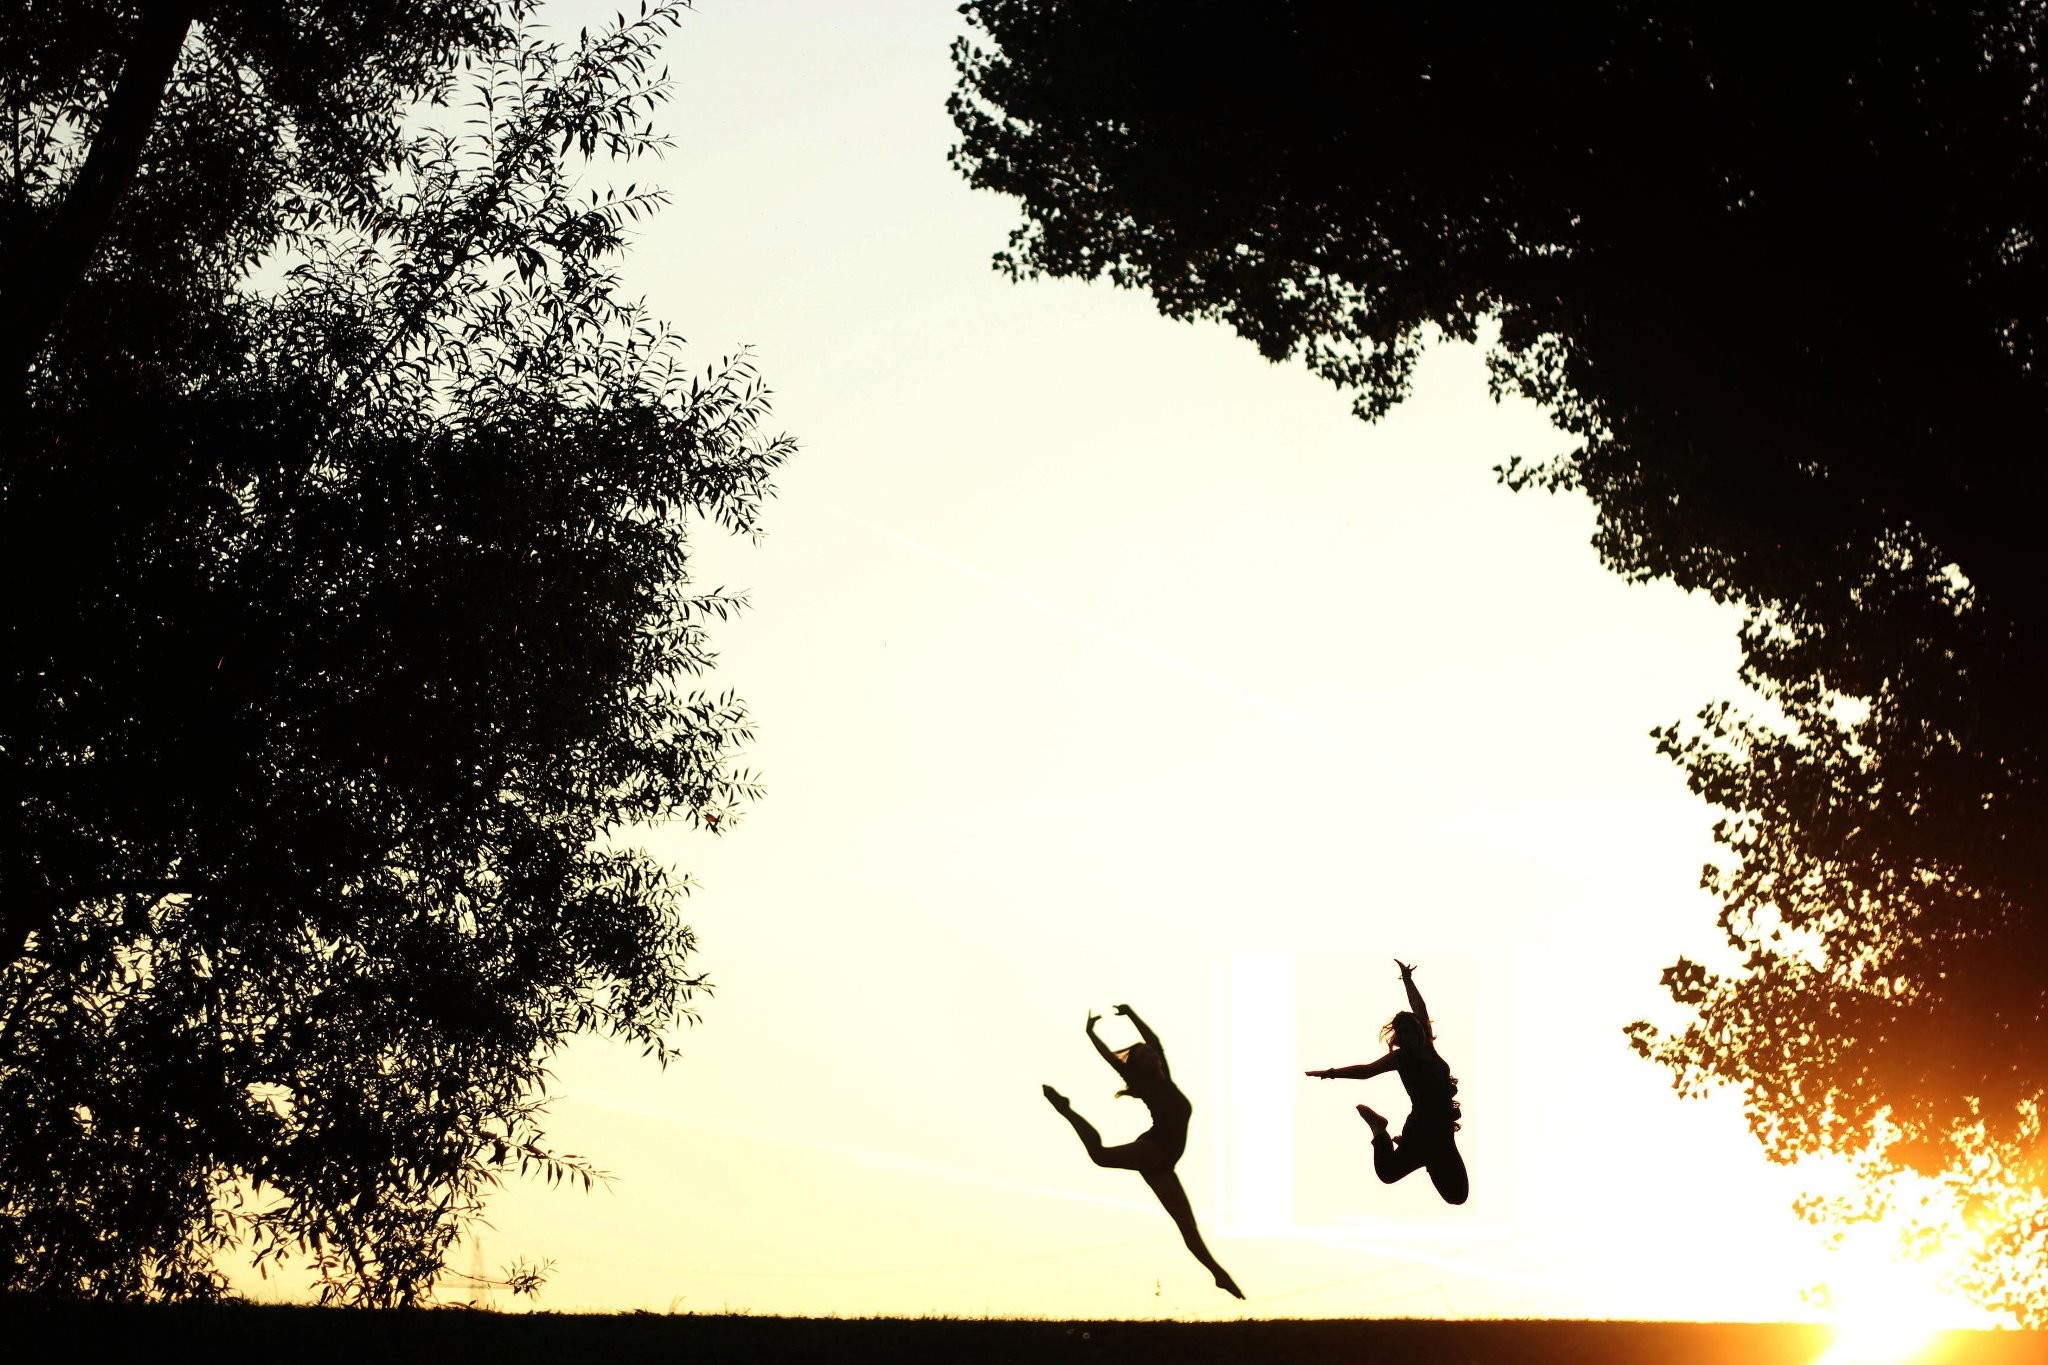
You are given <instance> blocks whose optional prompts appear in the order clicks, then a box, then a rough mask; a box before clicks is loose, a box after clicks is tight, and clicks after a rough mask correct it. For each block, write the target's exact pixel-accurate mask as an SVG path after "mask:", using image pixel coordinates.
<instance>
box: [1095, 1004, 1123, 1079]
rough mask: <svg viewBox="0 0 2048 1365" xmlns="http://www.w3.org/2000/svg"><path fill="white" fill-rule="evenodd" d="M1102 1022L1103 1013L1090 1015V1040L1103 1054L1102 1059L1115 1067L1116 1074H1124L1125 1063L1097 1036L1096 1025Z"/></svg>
mask: <svg viewBox="0 0 2048 1365" xmlns="http://www.w3.org/2000/svg"><path fill="white" fill-rule="evenodd" d="M1100 1022H1102V1016H1101V1015H1099V1014H1091V1015H1089V1016H1088V1041H1089V1042H1091V1043H1093V1044H1095V1050H1096V1051H1097V1052H1099V1053H1101V1054H1102V1060H1103V1061H1105V1062H1108V1063H1109V1064H1110V1066H1111V1067H1112V1068H1114V1069H1115V1071H1116V1074H1117V1075H1119V1076H1121V1075H1123V1074H1124V1064H1123V1063H1122V1062H1120V1061H1118V1060H1117V1059H1116V1054H1115V1053H1114V1052H1111V1051H1110V1050H1109V1047H1108V1046H1107V1045H1106V1044H1105V1043H1104V1042H1103V1041H1102V1040H1101V1039H1100V1038H1098V1037H1096V1036H1095V1026H1096V1025H1097V1024H1098V1023H1100Z"/></svg>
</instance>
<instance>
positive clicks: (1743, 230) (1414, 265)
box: [951, 0, 2048, 1316]
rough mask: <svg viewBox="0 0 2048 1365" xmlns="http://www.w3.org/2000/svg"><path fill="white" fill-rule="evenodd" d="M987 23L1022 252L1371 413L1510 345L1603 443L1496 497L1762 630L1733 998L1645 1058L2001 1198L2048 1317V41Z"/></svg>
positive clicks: (1644, 1036) (1953, 9)
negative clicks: (1560, 509) (1582, 526)
mask: <svg viewBox="0 0 2048 1365" xmlns="http://www.w3.org/2000/svg"><path fill="white" fill-rule="evenodd" d="M964 13H965V14H966V16H967V20H968V23H969V25H970V36H969V37H967V38H965V39H962V40H961V41H960V43H959V44H958V45H957V46H956V49H955V54H954V55H955V63H956V66H957V68H958V71H959V87H958V89H957V91H956V92H955V95H954V98H953V101H952V105H951V108H952V112H953V116H954V119H955V121H956V124H957V126H958V128H959V132H960V141H959V143H958V145H957V146H956V147H955V149H954V153H953V159H954V162H955V165H956V166H957V167H958V169H959V170H960V172H961V173H962V174H963V175H964V176H966V178H967V179H968V180H969V181H970V182H971V183H972V184H974V185H976V186H978V187H981V188H986V189H991V190H995V191H998V192H1000V193H1003V194H1006V195H1011V196H1014V197H1015V198H1016V199H1017V200H1018V201H1019V202H1020V204H1021V207H1022V209H1023V213H1024V221H1023V224H1022V225H1021V226H1020V227H1019V228H1018V229H1017V230H1016V231H1015V233H1014V234H1013V235H1012V238H1011V241H1010V245H1009V249H1008V250H1007V251H1006V252H1004V253H1003V254H1001V255H1000V256H999V257H998V258H997V260H998V265H999V266H1000V268H1002V269H1004V270H1006V271H1008V272H1009V273H1010V274H1012V275H1013V276H1016V277H1019V278H1026V277H1032V276H1038V275H1051V276H1069V277H1079V278H1108V279H1109V280H1111V281H1113V282H1114V283H1116V284H1118V285H1121V286H1125V287H1129V288H1135V289H1142V290H1146V291H1148V292H1149V293H1150V294H1151V295H1152V297H1153V298H1154V300H1155V301H1156V302H1157V304H1158V306H1159V308H1160V310H1161V311H1162V312H1163V313H1165V314H1166V315H1168V316H1170V317H1177V318H1209V319H1215V320H1219V321H1222V322H1224V323H1227V324H1228V325H1230V326H1231V327H1233V328H1235V329H1236V330H1237V331H1239V332H1240V333H1242V334H1243V335H1244V336H1245V337H1246V338H1247V339H1249V340H1250V341H1252V342H1253V343H1254V344H1255V345H1256V346H1257V347H1258V348H1259V350H1260V352H1261V353H1262V354H1264V355H1265V356H1266V357H1268V358H1269V359H1272V360H1276V361H1278V360H1284V359H1289V358H1296V359H1299V360H1301V361H1302V362H1304V363H1306V364H1307V365H1308V366H1309V367H1310V369H1312V370H1313V371H1314V372H1316V373H1318V374H1320V375H1323V376H1325V377H1327V378H1328V379H1329V380H1331V381H1332V382H1333V383H1335V384H1336V385H1338V386H1340V387H1341V388H1343V389H1345V390H1348V391H1350V392H1351V393H1352V394H1353V395H1354V396H1355V403H1356V408H1357V411H1358V412H1359V414H1360V415H1361V416H1363V417H1366V418H1373V417H1376V416H1378V415H1380V414H1382V413H1384V412H1385V411H1387V410H1388V408H1389V407H1390V406H1391V405H1393V404H1394V403H1396V402H1398V401H1399V400H1400V399H1401V398H1402V397H1403V396H1404V394H1405V393H1406V391H1407V383H1408V377H1409V374H1410V372H1411V370H1412V367H1413V365H1414V363H1415V360H1416V358H1417V356H1418V354H1419V353H1420V351H1421V349H1422V347H1423V346H1424V345H1425V344H1427V343H1428V342H1429V341H1430V340H1431V339H1432V338H1435V337H1450V338H1457V339H1461V340H1466V341H1474V340H1480V339H1484V340H1485V341H1486V342H1487V344H1488V346H1489V348H1490V349H1489V362H1490V365H1491V367H1492V372H1493V375H1494V381H1495V384H1496V391H1497V392H1512V393H1519V394H1522V395H1526V396H1527V397H1529V398H1532V399H1534V400H1536V401H1537V402H1539V403H1542V404H1544V405H1546V406H1547V407H1548V408H1549V409H1550V410H1551V411H1552V413H1553V414H1554V416H1555V420H1556V421H1557V423H1558V425H1559V426H1560V427H1561V428H1562V429H1563V431H1565V432H1566V433H1568V434H1569V436H1570V437H1571V438H1573V442H1574V444H1573V445H1572V448H1571V449H1569V450H1568V451H1567V452H1566V453H1564V454H1563V455H1560V456H1556V457H1545V458H1540V459H1536V460H1516V461H1513V462H1510V463H1509V464H1507V465H1505V466H1504V467H1503V468H1502V471H1501V472H1502V475H1503V477H1504V478H1505V479H1506V480H1507V481H1508V482H1509V483H1511V484H1513V485H1514V486H1517V487H1522V486H1527V485H1531V484H1534V485H1537V486H1541V487H1548V488H1552V489H1557V488H1576V489H1580V490H1583V491H1584V492H1585V494H1586V495H1587V496H1588V497H1589V498H1590V499H1591V502H1592V504H1593V507H1594V508H1595V509H1596V512H1597V515H1598V523H1597V527H1598V529H1597V532H1596V538H1595V545H1596V548H1597V550H1598V552H1599V554H1600V555H1601V557H1602V559H1603V561H1604V562H1605V563H1606V564H1608V565H1609V566H1610V567H1611V568H1613V569H1614V570H1615V571H1617V572H1618V573H1621V574H1623V575H1625V576H1627V577H1629V578H1631V579H1635V580H1647V579H1652V578H1661V579H1669V580H1671V581H1673V582H1676V583H1677V584H1679V585H1681V586H1682V587H1685V588H1688V589H1697V590H1701V591H1705V592H1708V593H1711V594H1713V595H1714V597H1715V598H1716V599H1718V600H1722V601H1730V602H1735V603H1738V604H1740V605H1741V606H1742V607H1743V608H1744V610H1745V613H1746V615H1745V622H1746V624H1745V626H1744V628H1743V633H1742V645H1743V660H1744V662H1743V668H1742V675H1743V680H1744V681H1745V682H1746V683H1747V684H1749V685H1750V686H1751V687H1752V688H1753V689H1754V690H1755V691H1756V692H1757V693H1760V694H1761V696H1762V699H1763V705H1762V706H1761V707H1759V708H1755V709H1754V710H1752V711H1750V712H1744V711H1743V710H1741V709H1738V708H1735V707H1731V706H1727V705H1714V706H1710V707H1708V708H1706V709H1705V710H1703V711H1702V712H1701V713H1700V715H1699V716H1698V717H1696V718H1695V719H1694V720H1692V721H1690V722H1687V723H1683V724H1678V725H1674V726H1671V727H1668V728H1666V729H1664V730H1661V731H1659V732H1658V736H1657V738H1658V742H1659V744H1660V746H1661V747H1662V748H1663V750H1664V751H1665V752H1667V753H1669V754H1670V755H1672V756H1673V757H1674V758H1675V759H1676V760H1678V762H1679V763H1680V764H1682V765H1683V767H1684V768H1685V770H1686V771H1687V773H1688V774H1689V776H1690V780H1691V782H1692V784H1693V787H1694V789H1695V790H1696V791H1698V792H1699V793H1700V794H1701V795H1703V796H1704V797H1705V798H1707V799H1708V800H1709V801H1711V802H1712V803H1714V804H1715V805H1717V806H1719V807H1721V808H1723V809H1724V811H1725V818H1723V819H1722V820H1721V821H1720V823H1719V824H1718V826H1717V835H1718V837H1719V839H1720V841H1721V843H1722V844H1723V845H1724V846H1725V850H1726V856H1725V857H1724V858H1723V859H1721V860H1719V861H1718V862H1717V863H1716V864H1715V865H1714V866H1712V867H1710V868H1709V869H1708V870H1707V873H1706V885H1707V886H1708V887H1709V888H1710V889H1711V890H1712V891H1713V892H1714V893H1715V894H1716V895H1717V896H1718V898H1719V899H1720V901H1721V904H1722V907H1723V908H1722V911H1721V915H1720V922H1721V927H1722V928H1723V929H1724V930H1725V932H1726V935H1727V939H1728V942H1729V944H1730V946H1731V947H1732V949H1733V953H1732V954H1731V965H1727V966H1722V967H1710V966H1708V965H1703V964H1700V963H1694V962H1690V961H1682V962H1680V963H1678V964H1677V965H1676V966H1674V967H1673V968H1672V969H1671V970H1670V971H1669V972H1668V973H1667V974H1666V984H1667V985H1668V986H1669V987H1670V989H1671V991H1672V994H1673V995H1674V997H1675V998H1676V999H1677V1000H1678V1001H1679V1002H1680V1003H1681V1004H1683V1005H1684V1006H1685V1007H1686V1008H1687V1009H1688V1011H1689V1013H1690V1015H1691V1019H1692V1022H1691V1024H1690V1025H1689V1026H1688V1027H1686V1028H1684V1029H1683V1030H1681V1031H1679V1032H1677V1033H1662V1032H1659V1031H1658V1030H1656V1029H1653V1028H1651V1027H1649V1026H1648V1025H1637V1026H1635V1028H1633V1029H1632V1030H1631V1033H1632V1037H1633V1039H1634V1042H1635V1044H1636V1046H1637V1047H1638V1048H1639V1050H1641V1051H1643V1052H1644V1053H1645V1054H1646V1055H1649V1056H1652V1057H1654V1058H1656V1059H1657V1060H1659V1061H1661V1062H1663V1063H1664V1064H1666V1065H1667V1066H1669V1067H1670V1068H1672V1070H1673V1073H1674V1078H1675V1080H1676V1081H1677V1083H1678V1084H1679V1085H1680V1087H1681V1088H1683V1089H1695V1088H1698V1087H1700V1086H1702V1085H1705V1084H1709V1083H1714V1082H1732V1083H1734V1084H1736V1085H1738V1086H1740V1087H1741V1088H1742V1090H1743V1092H1744V1094H1745V1097H1746V1102H1747V1106H1748V1112H1749V1116H1750V1120H1751V1124H1752V1127H1753V1129H1754V1131H1755V1132H1756V1134H1757V1136H1758V1137H1759V1138H1760V1139H1761V1141H1762V1142H1763V1144H1764V1146H1765V1148H1766V1150H1767V1151H1768V1152H1769V1153H1770V1154H1771V1155H1773V1156H1774V1157H1777V1158H1779V1159H1791V1158H1795V1157H1798V1156H1800V1155H1804V1154H1808V1153H1812V1152H1816V1151H1838V1152H1847V1151H1853V1152H1861V1153H1864V1154H1865V1155H1866V1157H1867V1158H1868V1159H1869V1160H1870V1161H1871V1163H1872V1166H1871V1169H1872V1170H1873V1172H1875V1173H1877V1174H1879V1175H1883V1174H1887V1173H1895V1172H1899V1171H1901V1170H1913V1171H1919V1172H1923V1173H1927V1174H1930V1175H1939V1176H1943V1177H1946V1178H1948V1179H1950V1180H1951V1181H1952V1182H1953V1181H1959V1180H1960V1181H1966V1182H1969V1183H1973V1184H1975V1185H1978V1186H1981V1187H1987V1188H1988V1185H1989V1184H1996V1185H1998V1186H1999V1187H2000V1188H2002V1189H2005V1190H2006V1191H2007V1192H2008V1194H2009V1195H2010V1196H2011V1199H2010V1200H2009V1201H2008V1203H2009V1206H2008V1208H2007V1210H2006V1213H2005V1214H2004V1215H2003V1220H2002V1221H2001V1222H2000V1224H1999V1231H1998V1233H1997V1235H1996V1236H1993V1237H1991V1238H1990V1240H1989V1242H1988V1243H1987V1245H1990V1246H1991V1247H1992V1248H1993V1251H1994V1253H1995V1254H1992V1255H1989V1256H1988V1257H1987V1259H1985V1261H1984V1262H1983V1265H1982V1266H1981V1267H1980V1268H1981V1269H1983V1271H1984V1276H1985V1278H1983V1279H1982V1280H1980V1283H1979V1286H1978V1288H1979V1292H1980V1293H1981V1294H1982V1295H1983V1296H1984V1297H1986V1298H1987V1299H1988V1300H1991V1301H1996V1302H2000V1303H2003V1304H2006V1305H2007V1306H2009V1307H2015V1309H2016V1311H2023V1312H2031V1313H2033V1314H2035V1315H2036V1316H2038V1315H2040V1314H2041V1313H2042V1312H2044V1311H2048V1280H2041V1279H2040V1277H2039V1274H2038V1272H2030V1271H2023V1270H2020V1269H2016V1267H2024V1266H2026V1265H2029V1264H2032V1265H2039V1264H2040V1263H2042V1261H2043V1257H2042V1256H2041V1254H2040V1252H2041V1249H2042V1247H2043V1246H2044V1245H2048V1216H2044V1205H2043V1203H2042V1201H2041V1199H2040V1188H2041V1178H2042V1175H2043V1173H2044V1172H2043V1168H2042V1167H2041V1166H2040V1164H2039V1161H2038V1158H2037V1157H2036V1148H2037V1145H2038V1144H2039V1143H2040V1141H2041V1139H2042V1136H2043V1135H2042V1133H2041V1129H2040V1106H2041V1101H2042V1097H2043V1094H2044V1091H2048V1028H2044V1026H2043V1025H2044V1023H2048V922H2044V916H2048V852H2044V845H2043V843H2042V840H2041V838H2040V835H2041V832H2042V829H2043V826H2044V823H2048V819H2044V817H2048V785H2044V779H2048V712H2044V711H2043V710H2042V708H2041V707H2040V706H2039V705H2038V704H2037V703H2036V700H2035V695H2036V692H2037V690H2038V680H2039V678H2040V677H2041V676H2042V674H2043V669H2044V664H2048V657H2044V656H2048V594H2044V593H2042V592H2041V591H2040V583H2041V571H2040V569H2039V567H2038V564H2037V551H2036V549H2035V545H2034V540H2035V531H2036V527H2037V523H2038V519H2039V511H2038V505H2037V502H2036V500H2035V496H2034V488H2035V486H2036V483H2037V480H2036V477H2035V475H2036V471H2035V469H2034V467H2033V466H2034V465H2035V463H2036V457H2037V455H2038V453H2039V451H2040V449H2041V443H2042V432H2043V430H2044V417H2048V386H2044V372H2043V370H2042V368H2041V364H2042V344H2043V338H2044V325H2048V307H2044V304H2048V269H2044V255H2043V251H2042V244H2041V239H2042V236H2043V234H2044V231H2048V223H2044V222H2043V221H2042V209H2043V206H2044V205H2048V99H2044V93H2048V91H2044V88H2043V85H2044V76H2043V71H2042V66H2041V61H2042V57H2041V54H2042V52H2043V43H2044V39H2048V8H2044V7H2043V6H2041V5H2039V4H2038V3H2029V2H2028V0H2006V2H2005V3H1991V4H1985V5H1975V6H1956V5H1944V4H1938V3H1931V2H1929V3H1899V2H1897V0H1887V2H1886V3H1879V4H1874V5H1869V6H1863V7H1859V8H1858V9H1857V10H1856V11H1855V12H1854V13H1853V14H1850V13H1847V12H1843V11H1836V10H1829V9H1825V8H1823V9H1818V10H1804V9H1801V8H1799V7H1791V8H1788V7H1785V6H1769V7H1766V6H1763V5H1755V4H1732V5H1731V4H1717V5H1683V6H1672V5H1668V4H1646V3H1627V2H1625V0H1617V2H1615V3H1606V4H1585V5H1569V6H1529V5H1489V6H1482V7H1480V8H1479V9H1476V10H1475V9H1473V8H1472V7H1469V6H1468V7H1463V8H1459V9H1445V8H1442V7H1431V6H1358V5H1352V4H1346V3H1342V2H1341V0H1276V2H1275V3H1273V4H1269V5H1257V6H1243V5H1225V4H1220V3H1211V2H1210V0H1191V2H1190V3H1172V4H1168V3H1164V0H1116V2H1115V3H1093V2H1092V0H1091V2H1089V3H1083V2H1082V0H973V2H972V3H969V4H968V5H966V6H965V7H964ZM1987 1182H1988V1184H1987ZM2028 1275H2032V1276H2033V1277H2034V1278H2033V1282H2032V1283H2031V1286H2029V1285H2026V1284H2021V1283H2020V1280H2024V1279H2026V1278H2027V1276H2028ZM2015 1276H2018V1278H2017V1279H2016V1278H2015ZM2001 1277H2002V1278H2001ZM2028 1305H2032V1307H2031V1308H2028Z"/></svg>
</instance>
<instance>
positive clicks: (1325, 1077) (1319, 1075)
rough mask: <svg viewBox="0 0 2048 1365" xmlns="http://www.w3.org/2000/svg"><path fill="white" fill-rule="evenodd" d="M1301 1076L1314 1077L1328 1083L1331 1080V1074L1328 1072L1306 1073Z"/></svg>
mask: <svg viewBox="0 0 2048 1365" xmlns="http://www.w3.org/2000/svg"><path fill="white" fill-rule="evenodd" d="M1301 1074H1302V1075H1304V1076H1313V1077H1315V1078H1316V1079H1317V1080H1319V1081H1327V1080H1329V1079H1330V1073H1329V1072H1328V1071H1304V1072H1302V1073H1301Z"/></svg>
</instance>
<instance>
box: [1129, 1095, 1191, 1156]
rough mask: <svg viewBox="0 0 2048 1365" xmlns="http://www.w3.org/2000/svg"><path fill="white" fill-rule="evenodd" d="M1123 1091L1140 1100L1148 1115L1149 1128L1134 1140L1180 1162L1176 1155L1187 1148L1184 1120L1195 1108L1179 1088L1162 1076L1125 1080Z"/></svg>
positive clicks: (1185, 1121)
mask: <svg viewBox="0 0 2048 1365" xmlns="http://www.w3.org/2000/svg"><path fill="white" fill-rule="evenodd" d="M1125 1088H1126V1089H1127V1090H1128V1092H1129V1093H1130V1094H1132V1095H1135V1096H1137V1097H1138V1099H1140V1100H1142V1101H1143V1102H1144V1105H1145V1108H1146V1109H1148V1110H1149V1111H1151V1114H1152V1126H1151V1127H1150V1128H1147V1129H1146V1130H1145V1131H1144V1132H1142V1133H1140V1134H1138V1140H1139V1141H1141V1142H1150V1143H1153V1144H1154V1145H1156V1146H1158V1147H1160V1148H1163V1149H1164V1150H1166V1151H1167V1152H1168V1153H1169V1154H1170V1155H1171V1156H1172V1157H1173V1159H1174V1160H1175V1161H1178V1160H1180V1154H1181V1153H1182V1152H1183V1151H1185V1150H1186V1148H1187V1145H1188V1120H1189V1118H1191V1117H1192V1116H1193V1115H1194V1112H1195V1106H1194V1105H1192V1104H1190V1103H1189V1102H1188V1097H1187V1096H1186V1095H1183V1094H1181V1093H1180V1087H1179V1086H1176V1085H1175V1084H1174V1083H1173V1082H1172V1081H1171V1080H1169V1079H1168V1078H1167V1077H1165V1076H1159V1075H1153V1076H1149V1077H1143V1078H1140V1077H1135V1076H1134V1077H1131V1078H1129V1080H1128V1081H1127V1082H1126V1087H1125Z"/></svg>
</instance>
